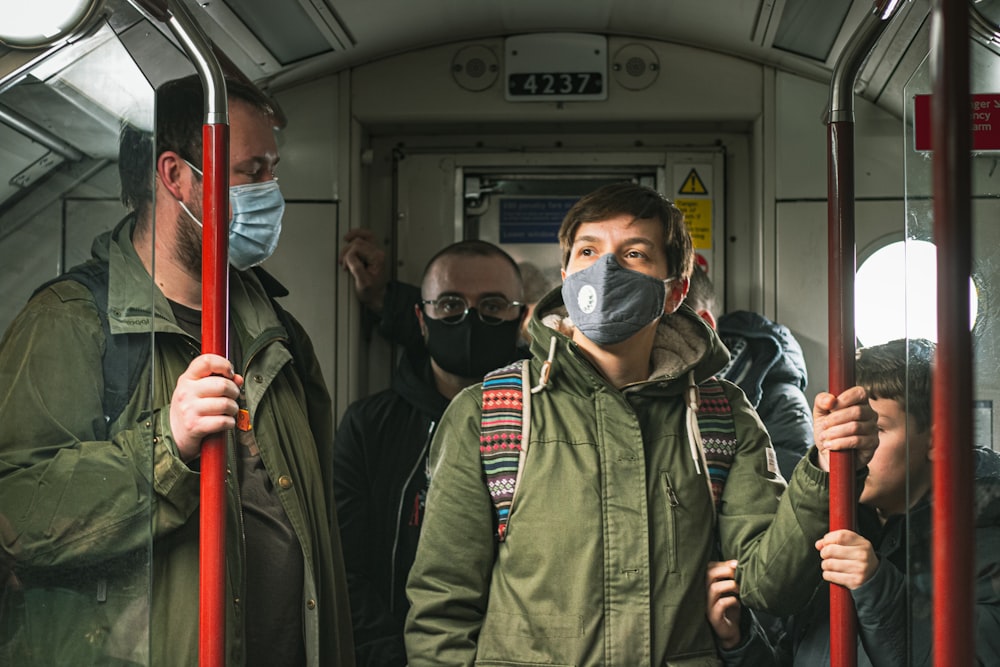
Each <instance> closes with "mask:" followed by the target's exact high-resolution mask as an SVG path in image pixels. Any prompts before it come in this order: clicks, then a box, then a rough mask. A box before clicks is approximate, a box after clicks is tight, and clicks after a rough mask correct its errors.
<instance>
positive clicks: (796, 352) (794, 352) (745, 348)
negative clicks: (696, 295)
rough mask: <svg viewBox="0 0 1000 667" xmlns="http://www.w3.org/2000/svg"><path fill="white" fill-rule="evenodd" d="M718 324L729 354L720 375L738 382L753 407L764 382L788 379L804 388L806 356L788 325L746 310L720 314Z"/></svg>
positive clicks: (758, 400)
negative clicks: (729, 357) (730, 355)
mask: <svg viewBox="0 0 1000 667" xmlns="http://www.w3.org/2000/svg"><path fill="white" fill-rule="evenodd" d="M718 327H719V336H720V337H721V338H722V341H723V343H725V345H726V347H727V348H729V351H730V353H731V354H732V361H730V363H729V365H728V366H726V368H725V369H724V370H723V371H722V375H723V377H725V378H726V379H727V380H731V381H732V382H735V383H736V384H738V385H739V386H740V389H742V390H743V392H744V393H745V394H746V395H747V398H749V399H750V403H751V404H752V405H753V406H754V407H757V406H758V405H759V404H760V401H761V398H762V397H763V394H764V390H763V385H764V384H765V382H768V383H769V382H787V383H788V384H791V385H794V386H797V387H798V388H799V389H801V390H802V391H805V389H806V384H807V383H808V374H807V372H806V360H805V356H804V355H803V354H802V347H801V346H800V345H799V342H798V341H797V340H795V336H794V335H792V332H791V330H789V329H788V327H786V326H784V325H783V324H778V323H777V322H772V321H771V320H769V319H767V318H766V317H764V316H763V315H759V314H757V313H752V312H749V311H746V310H740V311H736V312H732V313H726V314H725V315H722V316H721V317H719V321H718Z"/></svg>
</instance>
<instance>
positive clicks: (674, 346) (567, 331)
mask: <svg viewBox="0 0 1000 667" xmlns="http://www.w3.org/2000/svg"><path fill="white" fill-rule="evenodd" d="M528 329H529V332H530V333H531V339H532V342H531V351H532V354H533V355H534V356H535V357H536V358H539V359H543V360H544V359H547V358H551V365H552V371H551V373H552V378H553V381H554V378H555V377H556V376H557V375H558V374H559V371H560V370H562V371H563V372H568V370H569V369H560V368H559V366H560V364H561V360H562V357H563V356H565V355H569V356H570V357H571V358H578V359H580V360H583V361H584V362H585V363H584V364H582V366H583V367H585V368H584V369H583V371H582V372H584V374H585V375H586V376H588V377H587V380H588V381H589V382H591V383H594V382H597V383H600V384H604V380H603V378H602V377H601V376H600V373H598V372H597V370H596V369H595V368H594V367H593V366H592V365H591V364H590V363H589V362H587V360H586V358H585V357H584V356H583V355H582V354H581V353H580V350H579V347H578V346H577V345H576V344H575V343H573V342H572V336H573V331H574V327H573V323H572V321H571V320H570V318H569V316H568V314H567V312H566V307H565V306H564V305H563V299H562V288H561V287H557V288H555V289H554V290H552V291H551V292H549V293H548V294H546V295H545V296H544V297H542V299H541V300H540V301H539V302H538V306H537V307H536V308H535V312H534V313H533V315H532V318H531V321H530V322H529V323H528ZM553 338H555V339H556V346H555V348H554V350H555V351H554V352H553V353H552V354H551V355H550V354H549V352H550V349H551V348H550V345H551V341H552V339H553ZM728 361H729V351H728V350H727V349H726V347H725V345H723V344H722V341H721V340H720V339H719V337H718V336H717V335H716V334H715V331H713V330H712V328H711V327H709V326H708V324H707V323H706V322H705V321H704V320H703V319H701V318H700V317H698V315H697V313H695V312H694V311H693V310H691V309H690V308H689V307H688V306H687V305H685V304H682V305H681V307H680V308H679V309H678V310H677V311H676V312H675V313H673V314H671V315H665V316H664V317H663V318H661V319H660V324H659V326H658V327H657V331H656V340H655V341H654V344H653V354H652V363H651V366H652V369H653V370H652V372H651V373H650V376H649V379H648V380H646V381H645V382H642V383H638V384H637V385H632V386H631V387H636V386H643V385H648V384H659V385H669V384H671V383H673V382H674V381H675V380H678V379H681V380H683V382H682V383H681V384H683V385H684V386H686V384H687V377H686V376H688V374H690V373H692V372H693V373H694V380H695V382H697V383H700V382H702V381H704V380H706V379H708V378H709V377H711V376H712V375H714V374H715V373H716V372H718V370H719V369H721V368H722V367H723V366H725V365H726V363H727V362H728ZM571 365H572V366H579V365H580V364H577V363H574V364H571ZM595 376H596V377H595ZM631 387H630V388H631ZM678 387H680V385H678Z"/></svg>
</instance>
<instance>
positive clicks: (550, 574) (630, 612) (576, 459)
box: [406, 183, 878, 667]
mask: <svg viewBox="0 0 1000 667" xmlns="http://www.w3.org/2000/svg"><path fill="white" fill-rule="evenodd" d="M559 241H560V248H561V250H562V269H563V278H564V282H563V285H562V288H561V289H556V290H553V291H552V292H550V293H549V294H547V295H546V296H545V297H543V298H542V299H541V301H539V303H538V305H537V306H536V308H535V312H534V314H533V315H532V318H531V321H530V323H529V328H530V332H531V340H532V343H531V345H532V359H531V360H530V361H529V362H528V363H529V366H528V368H527V369H526V370H527V376H523V375H521V378H522V381H521V382H520V383H517V382H516V381H515V380H512V378H514V377H517V376H518V375H520V374H518V373H514V372H511V373H509V374H508V375H505V376H503V378H502V380H503V382H502V383H500V384H501V386H500V387H499V388H498V389H497V390H496V393H495V394H491V395H490V401H491V404H492V403H496V402H498V401H497V399H499V402H500V403H502V404H510V407H504V406H501V409H499V410H496V411H494V408H493V407H492V405H491V408H490V413H489V421H490V423H489V424H487V423H486V422H487V420H486V419H484V417H483V410H484V408H483V405H484V403H486V394H487V392H486V391H485V390H484V391H482V392H480V391H475V390H472V391H465V392H462V393H461V394H459V395H458V396H457V397H455V399H454V400H453V401H452V403H451V405H450V406H449V408H448V411H447V412H446V413H445V415H444V417H443V418H442V421H441V425H440V426H439V428H438V432H437V434H436V435H435V438H434V441H433V443H432V445H431V455H430V459H431V464H430V469H431V471H432V472H433V477H432V480H431V485H430V490H429V492H428V498H427V508H426V515H425V518H424V525H423V530H422V532H421V535H420V543H419V545H418V547H417V555H416V560H415V561H414V564H413V568H412V569H411V572H410V578H409V581H408V585H407V595H408V596H409V599H410V601H411V604H412V606H411V608H410V613H409V615H408V617H407V624H406V649H407V658H408V660H409V665H410V667H430V666H432V665H461V664H473V663H478V664H487V663H488V664H560V665H580V666H581V667H586V666H597V665H665V664H674V663H678V664H680V663H685V664H687V663H691V664H694V663H698V664H706V665H707V664H717V661H718V651H719V650H721V649H725V650H730V649H733V650H738V649H739V648H740V647H739V646H735V647H734V646H718V647H717V645H716V642H715V639H714V637H713V634H712V629H711V626H710V624H709V621H708V617H707V615H706V614H707V612H708V609H707V604H706V597H707V596H706V595H705V575H706V570H707V563H708V561H709V560H710V559H711V557H713V556H714V557H715V559H718V556H717V555H716V554H715V551H716V549H718V550H721V553H722V556H723V558H726V559H736V560H738V565H736V566H734V567H737V568H738V569H737V571H736V572H737V574H736V577H737V579H739V580H740V593H741V595H742V596H743V598H744V602H745V603H746V604H747V605H750V606H758V607H762V608H766V609H770V610H772V611H774V612H776V613H778V614H781V613H783V612H784V611H785V610H787V609H790V608H793V607H795V606H797V605H800V604H804V603H805V602H806V599H805V596H808V594H809V593H810V592H811V588H810V587H808V586H805V585H804V584H805V583H806V582H810V583H812V582H817V581H818V579H819V570H818V568H817V567H816V564H815V563H816V556H815V551H814V549H813V548H812V544H813V543H814V542H815V540H816V539H819V538H820V537H822V536H823V535H824V534H825V532H826V525H827V485H828V473H827V471H828V470H829V467H828V466H829V463H828V459H829V452H830V451H831V450H837V449H848V448H854V449H857V450H858V454H859V455H858V457H857V458H858V461H859V464H860V466H861V470H862V471H863V470H864V465H865V464H866V463H867V461H868V460H869V459H870V458H871V455H872V453H873V451H874V449H875V446H876V445H877V444H878V434H877V430H876V423H875V415H874V413H873V411H872V410H871V408H870V406H868V402H867V397H866V395H865V392H864V390H863V389H861V388H860V387H854V388H852V389H850V390H848V391H846V392H843V393H842V394H841V395H839V396H833V395H832V394H820V395H819V396H818V397H817V399H816V404H815V407H814V414H815V416H816V420H815V423H816V433H815V435H816V439H815V441H816V442H817V443H818V445H819V446H818V447H817V448H814V449H813V450H812V451H811V452H810V455H809V456H807V457H806V458H805V459H803V461H802V462H801V463H800V465H799V466H798V467H797V468H796V470H795V473H794V474H793V475H792V477H791V479H790V481H789V484H788V488H787V490H786V488H785V481H784V479H783V478H782V476H781V474H780V473H779V472H778V468H777V462H776V459H775V457H774V452H773V450H772V448H771V445H770V441H769V440H768V437H767V432H766V431H765V430H764V429H763V427H762V426H761V424H760V420H759V418H758V417H757V415H756V414H755V413H754V411H753V408H752V407H751V406H750V405H749V404H748V402H747V400H746V397H745V396H744V395H743V393H742V392H741V391H740V389H739V388H738V387H736V386H735V385H732V384H731V383H726V382H725V381H722V382H721V383H713V384H712V385H711V386H712V388H713V391H715V392H716V393H715V394H714V396H716V397H718V396H719V393H718V392H722V395H723V396H724V400H723V399H719V398H716V399H715V402H714V403H711V404H709V405H707V406H706V407H708V408H710V409H712V410H714V411H718V412H713V414H721V412H722V406H723V405H724V406H725V412H726V413H727V414H731V417H732V422H733V428H732V436H731V437H730V436H728V435H727V437H726V438H725V439H724V440H719V441H710V440H708V439H707V438H706V441H705V442H702V441H701V438H700V435H699V432H698V430H697V428H696V426H697V424H698V422H699V421H700V420H699V419H698V418H697V416H696V414H695V411H696V410H698V409H699V407H700V402H699V400H698V394H699V391H700V385H701V384H702V383H703V382H705V381H706V380H708V379H709V378H710V377H711V376H712V375H714V374H715V373H716V372H718V370H719V369H721V368H722V367H723V366H724V365H725V363H726V361H727V360H728V357H729V355H728V352H727V351H726V349H725V347H724V346H723V345H722V343H721V341H720V340H719V338H718V336H717V335H716V334H715V332H714V331H713V330H712V329H711V327H709V326H708V325H707V324H706V323H705V322H704V321H703V320H702V319H701V318H700V317H698V315H697V314H696V313H695V312H694V311H692V310H691V309H690V308H688V307H687V306H685V305H683V300H684V297H685V293H686V291H687V286H688V279H689V276H690V275H691V270H692V265H693V254H694V253H693V249H692V243H691V237H690V234H689V232H688V230H687V228H686V226H685V225H684V222H683V216H682V214H681V212H680V211H679V210H678V209H677V207H675V206H674V205H673V204H672V203H671V202H669V201H668V200H666V199H665V198H664V197H662V196H661V195H660V194H658V193H657V192H655V191H653V190H651V189H649V188H646V187H642V186H639V185H635V184H632V183H616V184H613V185H608V186H605V187H603V188H600V189H598V190H596V191H594V192H592V193H590V194H589V195H586V196H585V197H583V198H582V199H581V200H580V201H578V202H577V203H576V204H575V205H574V206H573V207H572V208H571V209H570V211H569V212H568V213H567V214H566V217H565V219H564V220H563V223H562V226H561V228H560V231H559ZM522 370H523V369H522ZM512 386H520V387H521V389H520V391H518V392H517V395H516V396H514V395H512V393H511V390H510V387H512ZM529 388H530V390H529ZM519 402H525V403H530V408H524V407H522V409H521V410H517V407H516V406H517V404H518V403H519ZM706 402H707V401H706ZM701 405H705V403H701ZM517 416H519V417H520V420H521V424H522V425H521V427H520V428H519V429H518V430H517V432H516V433H509V432H507V431H505V430H504V426H503V425H504V424H505V423H509V422H511V421H512V419H513V418H516V417H517ZM514 421H516V419H514ZM487 428H490V429H492V430H491V431H490V432H492V433H499V434H500V435H499V436H498V439H497V440H494V442H500V443H502V446H503V447H505V448H507V449H513V450H515V452H517V451H520V452H522V453H523V455H520V454H518V455H517V456H515V457H514V458H513V460H511V459H509V458H506V457H503V458H495V457H494V458H490V459H489V460H490V461H499V462H500V463H501V464H502V466H503V467H504V468H505V469H506V470H507V471H509V472H506V473H504V474H501V475H497V476H492V471H490V470H485V472H484V462H485V461H486V459H485V458H482V455H481V452H480V443H481V440H480V438H481V433H486V432H487V431H486V429H487ZM525 439H526V441H525ZM721 447H725V448H726V451H727V452H728V453H729V454H730V456H729V457H728V458H726V459H725V461H726V463H727V467H726V468H725V473H726V474H727V475H728V481H726V482H724V486H722V487H721V491H720V493H721V497H720V502H719V504H718V505H716V504H715V502H714V498H713V495H714V493H715V492H716V491H715V490H716V489H719V488H720V487H719V484H718V483H717V481H716V480H717V479H718V478H717V477H716V475H717V474H718V470H719V467H718V466H716V467H715V468H713V470H712V472H713V476H712V479H710V478H709V469H708V466H707V457H708V456H711V455H712V454H713V452H712V451H711V450H713V449H715V450H718V449H719V448H721ZM711 460H712V461H719V460H720V459H719V458H717V457H714V456H713V458H712V459H711ZM515 469H516V476H515V472H514V471H515ZM501 472H502V473H503V472H504V471H501ZM859 475H863V472H859ZM487 476H489V477H490V479H491V480H499V482H502V483H501V484H496V485H491V486H489V489H487V480H486V479H484V478H485V477H487ZM493 491H496V493H497V495H505V494H509V495H506V498H508V500H507V504H505V505H504V506H503V507H500V506H499V505H495V504H494V502H493V500H492V499H491V492H493Z"/></svg>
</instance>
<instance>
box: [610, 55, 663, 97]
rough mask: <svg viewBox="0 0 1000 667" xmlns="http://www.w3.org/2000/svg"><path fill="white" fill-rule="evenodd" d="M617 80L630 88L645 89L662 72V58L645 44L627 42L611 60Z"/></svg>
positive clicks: (622, 85)
mask: <svg viewBox="0 0 1000 667" xmlns="http://www.w3.org/2000/svg"><path fill="white" fill-rule="evenodd" d="M611 71H612V72H613V73H614V77H615V81H617V82H618V85H620V86H621V87H622V88H626V89H628V90H644V89H646V88H649V87H650V86H651V85H653V82H654V81H656V77H657V76H658V75H659V73H660V59H659V58H657V57H656V53H655V52H654V51H653V49H651V48H649V47H648V46H645V45H644V44H626V45H625V46H623V47H622V48H620V49H618V52H617V53H615V57H614V60H612V62H611Z"/></svg>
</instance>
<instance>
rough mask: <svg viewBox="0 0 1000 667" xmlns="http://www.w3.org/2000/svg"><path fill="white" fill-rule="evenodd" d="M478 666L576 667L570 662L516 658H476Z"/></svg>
mask: <svg viewBox="0 0 1000 667" xmlns="http://www.w3.org/2000/svg"><path fill="white" fill-rule="evenodd" d="M476 667H576V665H571V664H569V663H568V662H518V661H516V660H476Z"/></svg>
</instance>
